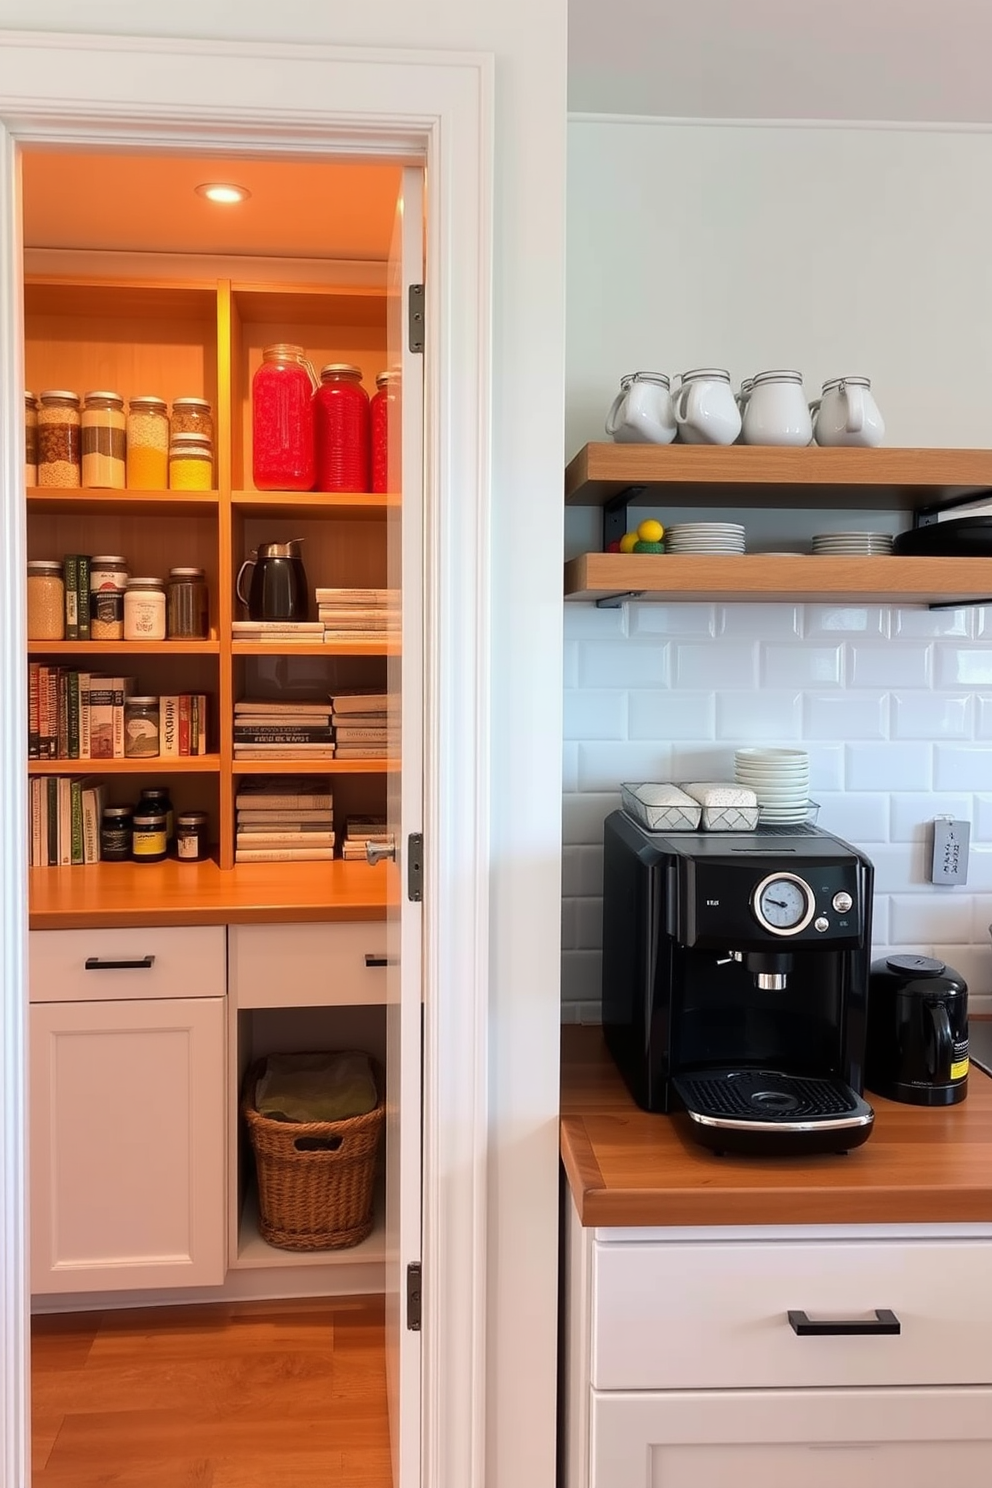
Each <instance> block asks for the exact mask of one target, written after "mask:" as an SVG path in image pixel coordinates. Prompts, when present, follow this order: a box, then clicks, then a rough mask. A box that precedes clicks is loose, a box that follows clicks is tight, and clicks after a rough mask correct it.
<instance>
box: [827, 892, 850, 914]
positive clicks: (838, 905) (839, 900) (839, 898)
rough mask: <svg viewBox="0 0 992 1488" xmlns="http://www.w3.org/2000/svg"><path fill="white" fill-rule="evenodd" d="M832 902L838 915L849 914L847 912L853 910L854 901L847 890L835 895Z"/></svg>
mask: <svg viewBox="0 0 992 1488" xmlns="http://www.w3.org/2000/svg"><path fill="white" fill-rule="evenodd" d="M831 902H832V904H833V906H834V909H835V910H836V911H837V913H838V914H847V911H848V910H849V909H850V908H851V905H852V904H853V903H854V900H853V899H852V898H851V896H850V894H849V893H848V892H847V890H846V889H841V891H840V893H839V894H835V895H834V897H833V900H832V901H831Z"/></svg>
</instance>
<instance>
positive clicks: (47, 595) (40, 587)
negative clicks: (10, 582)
mask: <svg viewBox="0 0 992 1488" xmlns="http://www.w3.org/2000/svg"><path fill="white" fill-rule="evenodd" d="M27 588H28V640H29V641H61V640H63V639H64V637H65V580H64V579H63V577H62V565H61V563H56V561H55V560H54V559H53V558H33V559H31V560H30V561H29V563H28V585H27Z"/></svg>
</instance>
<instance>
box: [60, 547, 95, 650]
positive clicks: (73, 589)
mask: <svg viewBox="0 0 992 1488" xmlns="http://www.w3.org/2000/svg"><path fill="white" fill-rule="evenodd" d="M62 579H63V588H64V590H65V638H66V640H67V641H88V640H89V639H90V559H89V555H88V554H86V553H66V555H65V557H64V558H63V559H62Z"/></svg>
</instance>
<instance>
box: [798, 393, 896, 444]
mask: <svg viewBox="0 0 992 1488" xmlns="http://www.w3.org/2000/svg"><path fill="white" fill-rule="evenodd" d="M810 412H811V413H812V415H813V438H814V439H815V440H816V443H817V444H823V445H847V446H860V447H861V448H864V449H875V448H876V447H877V446H878V445H880V444H881V443H882V441H883V440H884V438H885V423H884V421H883V419H882V415H881V413H880V412H879V409H878V404H877V403H876V402H875V399H874V398H873V397H872V391H871V382H870V380H869V379H868V378H867V377H832V378H830V379H829V380H828V381H827V382H825V383H824V384H823V390H822V392H821V394H820V396H819V398H817V399H816V401H815V403H811V404H810Z"/></svg>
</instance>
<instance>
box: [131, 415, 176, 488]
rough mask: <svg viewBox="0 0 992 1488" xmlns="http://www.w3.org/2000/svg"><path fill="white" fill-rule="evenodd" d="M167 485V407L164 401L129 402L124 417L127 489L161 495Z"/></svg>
mask: <svg viewBox="0 0 992 1488" xmlns="http://www.w3.org/2000/svg"><path fill="white" fill-rule="evenodd" d="M168 485H169V412H168V405H167V404H166V401H165V399H164V398H153V397H151V396H146V397H141V398H132V399H131V401H130V403H129V404H128V414H127V488H128V490H129V491H165V490H166V489H167V488H168Z"/></svg>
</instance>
